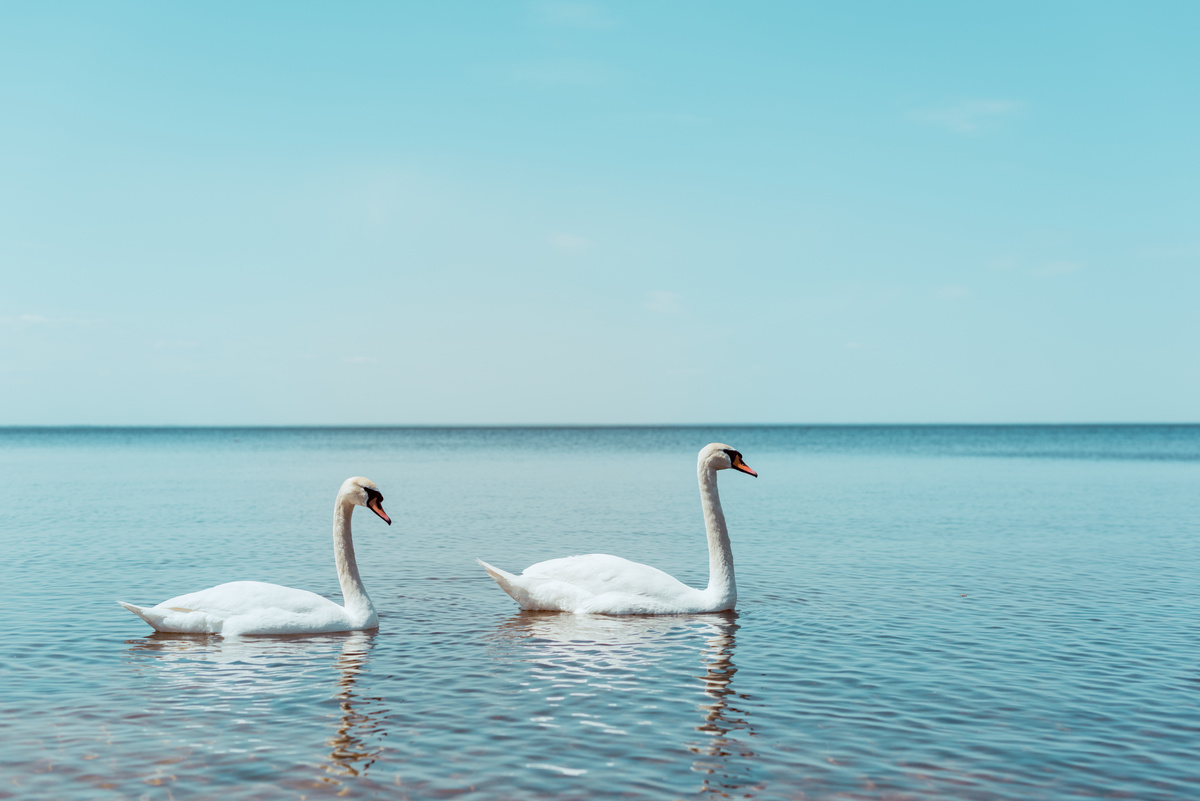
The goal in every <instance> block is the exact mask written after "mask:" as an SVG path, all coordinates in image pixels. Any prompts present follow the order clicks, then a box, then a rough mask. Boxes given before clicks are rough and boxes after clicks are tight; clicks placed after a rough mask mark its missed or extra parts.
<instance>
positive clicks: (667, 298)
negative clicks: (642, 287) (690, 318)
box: [643, 290, 683, 314]
mask: <svg viewBox="0 0 1200 801" xmlns="http://www.w3.org/2000/svg"><path fill="white" fill-rule="evenodd" d="M680 300H681V298H680V296H679V293H678V292H664V291H661V290H657V291H654V292H650V293H648V294H647V296H646V302H645V303H644V304H643V305H644V306H645V308H647V309H649V310H650V311H652V312H657V313H658V314H679V313H680V312H682V311H683V304H682V303H681V302H680Z"/></svg>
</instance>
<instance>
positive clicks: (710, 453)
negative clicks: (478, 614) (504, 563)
mask: <svg viewBox="0 0 1200 801" xmlns="http://www.w3.org/2000/svg"><path fill="white" fill-rule="evenodd" d="M730 467H732V468H733V469H734V470H741V471H742V472H743V473H749V474H750V475H752V476H755V477H757V476H758V473H755V472H754V471H753V470H751V469H750V468H749V466H747V465H746V463H745V462H744V461H742V454H740V453H738V452H737V451H736V450H734V449H733V448H730V447H729V446H728V445H722V444H721V443H719V442H714V443H713V444H711V445H706V446H705V447H704V448H703V449H702V450H701V451H700V457H699V459H698V466H697V472H698V473H699V478H700V506H701V508H702V509H703V510H704V527H705V529H706V530H707V531H708V587H707V588H706V589H703V590H696V589H692V588H691V587H689V586H687V585H686V584H684V583H683V582H681V581H679V580H678V579H675V578H673V577H672V576H669V575H667V574H666V573H664V572H663V571H661V570H659V569H658V568H655V567H650V566H649V565H643V564H638V563H637V562H631V561H629V560H628V559H622V558H621V557H619V556H609V555H608V554H601V553H592V554H587V555H586V556H568V557H565V558H563V559H550V560H548V561H545V562H538V563H537V564H536V565H531V566H529V567H527V568H525V572H523V573H522V574H521V575H519V576H514V575H513V574H512V573H506V572H505V571H503V570H500V569H499V568H495V567H492V566H491V565H489V564H488V563H487V562H484V561H483V560H481V559H477V560H476V561H477V562H479V564H480V565H482V566H483V569H484V570H486V571H487V572H488V574H489V575H490V576H491V577H492V578H494V579H495V580H496V583H497V584H499V585H500V588H501V589H502V590H504V591H505V592H507V593H508V594H509V595H511V596H512V597H513V598H514V599H515V600H516V602H517V603H519V604H520V605H521V608H522V609H541V610H547V611H556V612H574V613H576V614H586V613H593V614H601V615H673V614H690V613H699V612H723V611H725V610H726V609H732V608H733V606H734V604H735V603H737V587H736V586H735V584H734V581H733V551H732V550H730V547H729V531H728V529H726V528H725V514H724V512H722V511H721V499H720V498H719V497H718V496H717V471H718V470H725V469H727V468H730Z"/></svg>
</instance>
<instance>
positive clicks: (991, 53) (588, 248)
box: [0, 1, 1200, 424]
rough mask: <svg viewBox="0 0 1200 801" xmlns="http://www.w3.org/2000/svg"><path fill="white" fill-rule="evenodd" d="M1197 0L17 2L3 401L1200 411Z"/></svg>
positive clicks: (429, 412)
mask: <svg viewBox="0 0 1200 801" xmlns="http://www.w3.org/2000/svg"><path fill="white" fill-rule="evenodd" d="M1198 29H1200V3H1193V2H1175V3H1149V4H1146V3H1121V4H1118V3H1103V2H1077V3H1071V2H1055V3H1043V2H1037V3H1003V4H1001V3H991V4H980V3H961V2H946V3H886V2H875V3H827V2H823V3H801V2H777V3H766V2H760V3H732V2H728V3H715V2H694V1H693V2H653V3H646V2H623V3H574V2H544V3H542V2H529V3H518V2H513V3H506V2H476V3H466V2H447V3H392V2H389V3H368V2H360V3H349V4H340V3H291V2H287V3H285V2H275V3H253V4H251V3H241V2H239V3H232V2H230V3H220V2H205V3H191V4H182V3H172V4H168V3H159V2H153V3H134V2H125V3H92V2H87V3H46V2H6V3H4V4H3V5H2V6H0V104H2V105H0V109H2V110H0V271H2V274H3V279H2V281H0V393H2V394H0V424H291V423H299V424H305V423H313V424H320V423H329V424H336V423H396V424H404V423H573V422H575V423H688V422H1073V421H1149V422H1153V421H1194V420H1196V419H1197V416H1198V415H1197V410H1198V409H1200V355H1198V347H1200V311H1198V307H1200V48H1198V47H1197V46H1196V43H1195V34H1196V31H1197V30H1198Z"/></svg>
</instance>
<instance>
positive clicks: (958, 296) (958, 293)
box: [933, 284, 971, 300]
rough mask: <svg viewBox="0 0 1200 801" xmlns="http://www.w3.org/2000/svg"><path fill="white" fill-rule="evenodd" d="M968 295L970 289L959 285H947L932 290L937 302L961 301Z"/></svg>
mask: <svg viewBox="0 0 1200 801" xmlns="http://www.w3.org/2000/svg"><path fill="white" fill-rule="evenodd" d="M970 294H971V290H970V288H969V287H965V286H962V285H961V284H948V285H946V286H939V287H935V288H934V290H933V296H934V297H935V298H937V299H938V300H962V299H963V298H965V297H967V296H968V295H970Z"/></svg>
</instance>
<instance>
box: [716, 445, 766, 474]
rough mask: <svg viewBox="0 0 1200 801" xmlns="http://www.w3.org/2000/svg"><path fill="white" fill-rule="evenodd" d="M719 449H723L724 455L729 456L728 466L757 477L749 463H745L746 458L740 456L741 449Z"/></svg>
mask: <svg viewBox="0 0 1200 801" xmlns="http://www.w3.org/2000/svg"><path fill="white" fill-rule="evenodd" d="M721 450H722V451H724V452H725V455H726V456H728V457H729V466H730V467H732V468H733V469H734V470H740V471H742V472H743V473H747V474H749V475H752V476H754V477H755V478H758V473H755V472H754V471H753V470H751V469H750V465H748V464H746V460H745V459H743V458H742V452H741V451H735V450H734V449H733V448H722V449H721Z"/></svg>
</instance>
